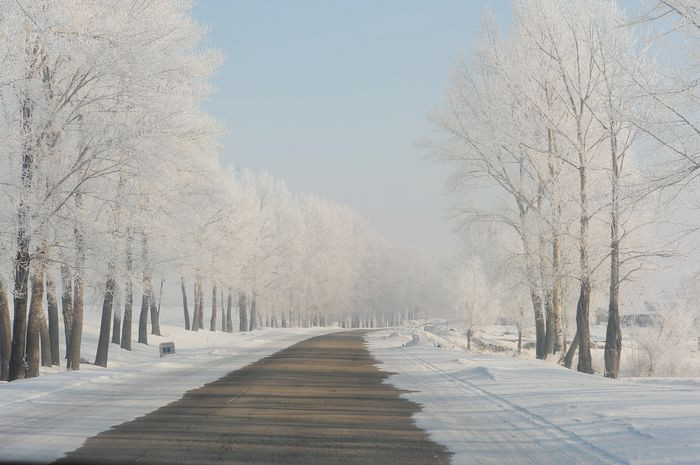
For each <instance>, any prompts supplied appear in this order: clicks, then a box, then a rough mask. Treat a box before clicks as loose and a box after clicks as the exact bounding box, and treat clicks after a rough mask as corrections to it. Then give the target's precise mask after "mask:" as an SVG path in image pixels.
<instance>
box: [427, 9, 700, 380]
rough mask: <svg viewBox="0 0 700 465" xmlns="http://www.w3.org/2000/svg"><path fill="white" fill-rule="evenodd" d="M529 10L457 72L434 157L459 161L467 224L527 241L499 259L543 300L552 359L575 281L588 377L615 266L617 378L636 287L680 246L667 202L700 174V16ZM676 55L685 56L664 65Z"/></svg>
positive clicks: (439, 121)
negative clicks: (597, 300)
mask: <svg viewBox="0 0 700 465" xmlns="http://www.w3.org/2000/svg"><path fill="white" fill-rule="evenodd" d="M513 6H514V17H513V24H512V27H511V28H510V30H509V31H508V33H507V34H506V35H505V36H501V35H500V34H499V28H498V26H497V25H496V24H495V21H493V20H490V19H487V20H486V22H485V25H484V27H483V31H482V33H481V35H480V37H479V40H478V43H477V44H476V45H475V52H474V56H473V58H472V59H471V60H469V61H465V62H460V63H459V64H458V66H457V67H456V70H455V72H454V75H453V84H452V86H451V87H450V88H449V90H448V93H447V98H446V104H445V105H444V106H443V108H442V109H440V110H438V111H437V112H436V113H435V114H434V121H435V124H436V126H437V127H438V128H439V129H441V131H442V134H443V136H444V137H440V138H437V139H435V140H433V141H431V142H429V148H430V149H431V151H432V153H433V154H434V156H435V158H436V159H438V160H442V161H445V162H447V163H449V164H450V166H452V167H453V176H452V178H451V179H450V187H451V189H452V191H453V192H454V193H455V196H454V198H455V200H456V204H455V210H454V218H455V219H456V220H457V222H458V224H459V226H460V227H462V228H484V227H485V228H491V229H493V228H494V225H499V226H500V228H501V231H499V234H505V235H509V236H510V238H511V239H512V240H511V241H510V243H511V244H517V246H516V247H512V248H511V249H510V250H509V251H505V250H504V251H503V252H502V253H501V259H502V260H501V261H500V264H499V265H497V266H498V267H501V268H502V267H506V268H510V270H511V272H508V273H504V274H505V275H507V276H512V277H514V278H513V279H516V280H518V282H520V283H521V284H522V286H523V288H524V289H525V290H526V291H525V292H526V293H527V294H528V295H529V300H530V305H531V307H532V314H533V317H534V325H535V335H536V353H537V357H538V358H546V357H547V356H548V355H549V354H559V355H558V356H562V357H563V356H564V354H565V352H566V345H565V332H564V305H565V302H564V299H563V289H564V288H565V287H567V286H569V287H571V283H572V282H575V283H576V286H577V287H578V290H577V291H576V296H577V298H576V302H575V313H576V320H575V325H576V331H575V337H574V338H573V341H572V343H571V346H570V349H569V350H568V353H566V356H565V357H563V361H564V363H565V364H566V365H567V366H571V363H572V359H573V355H574V352H575V351H576V350H578V367H577V368H578V370H579V371H582V372H585V373H592V372H593V366H592V361H591V337H590V330H589V319H590V317H589V315H590V307H591V299H592V290H593V284H594V281H596V280H599V281H602V276H603V275H604V274H605V273H606V272H605V270H606V269H607V282H608V286H607V289H606V290H607V293H608V322H607V336H606V341H605V356H604V358H605V375H606V376H608V377H613V378H614V377H617V376H618V373H619V363H620V353H621V349H622V335H621V330H620V305H621V304H620V295H621V289H622V287H623V283H624V282H625V281H627V280H629V279H631V278H633V277H634V276H635V275H636V274H637V273H639V272H641V271H644V269H645V268H647V265H649V264H650V263H651V262H653V261H654V260H656V259H657V258H658V257H669V256H671V255H673V254H674V252H675V251H674V249H673V248H672V247H671V244H670V243H669V242H670V238H672V237H674V235H673V234H670V233H669V230H668V229H667V230H665V232H662V231H663V229H662V228H663V227H665V226H662V225H661V223H662V221H661V214H660V213H659V211H658V210H656V211H654V210H653V209H652V208H651V206H653V205H655V204H658V203H660V201H661V200H662V197H664V193H667V192H669V190H671V191H672V190H673V188H679V187H683V188H685V187H686V186H688V185H690V184H691V181H693V180H694V178H695V177H696V176H697V172H698V171H697V168H698V166H700V165H698V161H699V160H698V157H699V156H700V142H699V141H700V131H699V128H698V124H697V121H698V108H700V105H698V102H699V100H698V74H697V73H698V70H699V69H700V62H699V61H698V50H700V40H699V39H700V33H699V31H700V21H699V18H700V16H699V14H700V10H699V9H698V7H697V6H696V5H695V4H694V2H685V1H682V0H677V1H676V0H668V1H659V2H652V3H650V4H649V8H648V9H647V10H645V14H644V15H643V16H642V17H630V16H626V15H625V13H624V12H623V11H622V10H621V9H620V8H619V7H618V6H617V5H616V2H612V1H603V0H564V1H557V2H551V1H547V0H518V1H515V2H514V3H513ZM668 50H673V52H672V54H676V55H678V56H680V58H678V56H677V57H676V59H675V60H673V59H672V60H664V59H663V58H664V54H666V53H667V52H668ZM678 190H679V189H676V193H677V191H678ZM677 198H678V197H677V196H673V199H677ZM662 205H663V208H664V209H668V208H670V207H669V204H668V203H663V204H662ZM677 232H678V233H681V232H682V231H680V230H679V231H677ZM663 237H666V238H669V241H668V242H666V243H664V242H663V241H662V240H661V239H660V238H663ZM490 244H491V245H493V244H494V242H493V241H491V242H490ZM489 253H491V254H492V255H493V251H489ZM494 266H496V265H494ZM512 270H517V272H512ZM470 272H471V271H470ZM601 287H603V286H601Z"/></svg>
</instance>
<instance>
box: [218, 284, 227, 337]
mask: <svg viewBox="0 0 700 465" xmlns="http://www.w3.org/2000/svg"><path fill="white" fill-rule="evenodd" d="M219 297H221V299H219V302H220V304H221V331H222V332H224V333H225V332H226V306H225V305H224V290H223V289H221V291H220V295H219Z"/></svg>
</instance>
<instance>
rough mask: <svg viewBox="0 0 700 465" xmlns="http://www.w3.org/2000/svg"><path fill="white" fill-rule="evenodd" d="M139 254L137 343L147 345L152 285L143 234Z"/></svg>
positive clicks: (144, 235) (146, 245)
mask: <svg viewBox="0 0 700 465" xmlns="http://www.w3.org/2000/svg"><path fill="white" fill-rule="evenodd" d="M141 253H142V256H143V274H142V280H141V283H142V289H141V313H140V314H139V340H138V342H139V343H140V344H146V345H148V313H149V311H150V310H151V299H152V298H153V296H152V292H153V283H152V281H151V267H150V263H149V260H148V238H147V237H146V233H145V232H142V233H141Z"/></svg>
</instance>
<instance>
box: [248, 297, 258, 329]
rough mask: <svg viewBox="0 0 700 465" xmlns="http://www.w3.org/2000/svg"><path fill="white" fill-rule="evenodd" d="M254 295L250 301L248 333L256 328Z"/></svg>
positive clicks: (256, 318)
mask: <svg viewBox="0 0 700 465" xmlns="http://www.w3.org/2000/svg"><path fill="white" fill-rule="evenodd" d="M255 294H256V293H255V292H253V298H252V300H251V301H250V327H249V328H248V331H252V330H254V329H256V328H257V327H258V314H257V312H256V311H255V300H256V299H255V297H256V295H255Z"/></svg>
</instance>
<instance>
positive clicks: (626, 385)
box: [366, 331, 700, 465]
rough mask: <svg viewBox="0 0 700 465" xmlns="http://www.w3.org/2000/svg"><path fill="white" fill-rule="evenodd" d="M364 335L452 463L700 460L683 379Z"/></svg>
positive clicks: (699, 416)
mask: <svg viewBox="0 0 700 465" xmlns="http://www.w3.org/2000/svg"><path fill="white" fill-rule="evenodd" d="M366 340H367V343H368V346H369V349H370V352H371V353H372V356H373V357H374V358H376V359H377V360H378V361H379V362H381V364H382V365H381V368H382V369H383V370H386V371H389V372H392V373H395V374H394V375H392V376H391V377H390V378H389V379H388V380H387V382H389V383H391V384H393V385H394V386H396V387H398V388H402V389H406V390H410V391H411V392H408V393H407V394H405V396H406V398H408V399H410V400H412V401H414V402H417V403H419V404H422V405H423V410H422V411H421V412H419V413H418V414H417V415H416V422H417V424H418V426H419V427H421V428H423V429H425V430H426V431H428V433H429V434H430V436H431V438H432V439H433V440H434V441H436V442H439V443H442V444H444V445H445V446H447V447H449V448H450V450H451V451H453V452H454V453H455V455H454V457H453V463H454V464H455V465H460V464H477V463H478V464H483V463H488V464H491V463H511V464H542V465H545V464H552V465H554V464H557V465H563V464H629V465H641V464H687V465H691V464H693V465H694V464H697V463H700V392H699V391H698V389H697V385H694V383H688V382H687V380H686V382H685V383H684V384H677V383H672V382H668V383H665V382H663V380H658V381H657V382H654V383H641V382H635V381H632V380H623V381H618V380H609V379H605V378H602V377H600V376H590V375H584V374H580V373H577V372H575V371H571V370H567V369H564V368H561V367H558V366H556V365H553V364H551V363H548V362H543V361H538V360H521V359H518V358H514V357H512V356H507V355H496V354H480V355H477V354H469V353H466V352H464V351H461V350H449V349H444V348H438V347H435V346H433V345H432V344H421V343H419V344H415V345H411V342H410V341H411V338H410V336H406V335H404V334H399V333H393V332H390V331H378V332H372V333H369V334H368V336H367V337H366ZM407 343H408V344H407ZM404 344H407V345H406V346H404Z"/></svg>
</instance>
